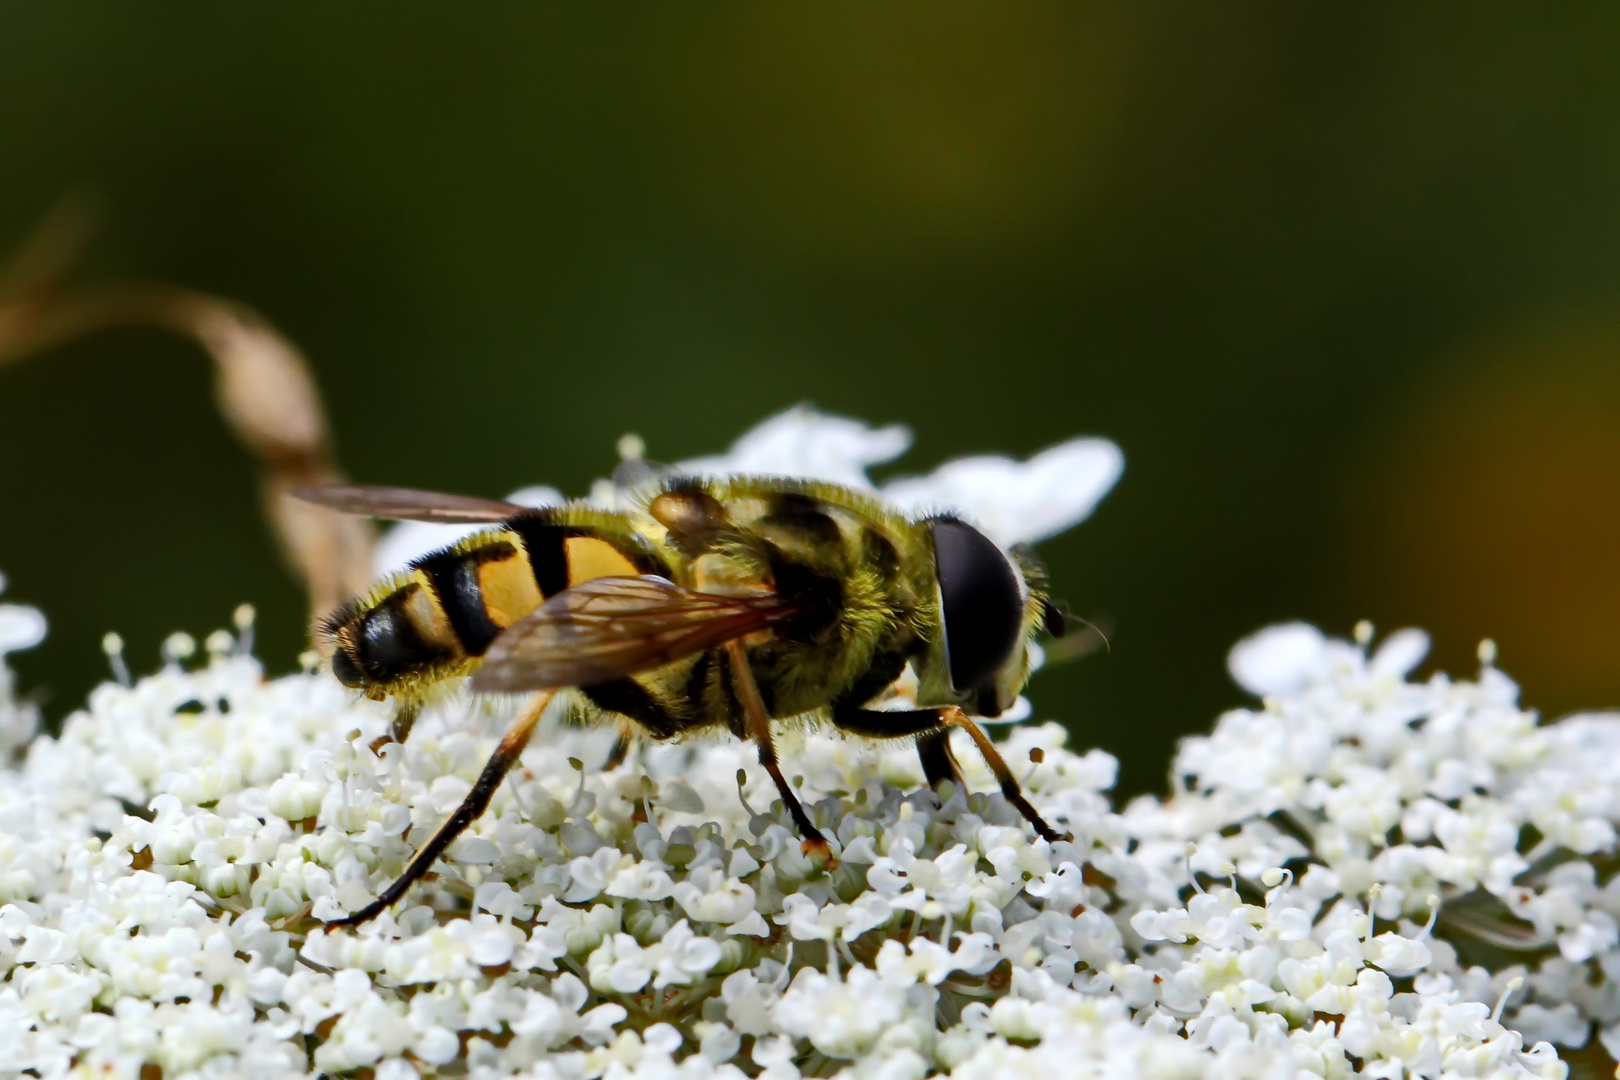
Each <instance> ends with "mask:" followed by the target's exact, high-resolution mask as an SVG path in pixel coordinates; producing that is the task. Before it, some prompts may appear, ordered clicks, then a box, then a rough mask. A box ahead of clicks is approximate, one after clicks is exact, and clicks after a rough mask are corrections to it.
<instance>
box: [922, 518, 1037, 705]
mask: <svg viewBox="0 0 1620 1080" xmlns="http://www.w3.org/2000/svg"><path fill="white" fill-rule="evenodd" d="M928 527H929V528H930V529H932V530H933V533H934V566H935V569H936V570H937V571H938V573H939V596H940V601H941V603H942V605H943V607H944V615H945V655H946V656H947V657H948V658H949V660H950V665H951V685H952V686H954V687H955V688H956V689H957V690H978V689H980V688H982V687H985V686H989V685H990V684H991V683H993V682H994V680H995V677H996V672H997V671H999V670H1000V669H1001V666H1002V665H1003V664H1005V663H1006V662H1007V660H1008V658H1009V657H1011V656H1012V654H1013V649H1015V648H1016V647H1017V646H1018V639H1019V637H1020V636H1021V635H1022V632H1023V626H1024V599H1023V596H1022V595H1020V593H1019V589H1018V575H1017V574H1016V573H1014V571H1013V568H1012V563H1010V562H1008V561H1007V556H1006V555H1003V554H1002V552H1001V549H1000V548H998V547H996V545H995V544H994V543H992V542H991V540H990V538H989V537H987V536H985V535H984V534H983V533H981V532H980V531H979V530H978V529H975V528H974V527H973V526H971V525H968V524H967V523H965V522H962V521H958V520H957V519H956V518H950V517H939V518H933V519H931V520H930V521H929V522H928Z"/></svg>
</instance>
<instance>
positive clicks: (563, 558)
mask: <svg viewBox="0 0 1620 1080" xmlns="http://www.w3.org/2000/svg"><path fill="white" fill-rule="evenodd" d="M571 509H572V508H564V509H563V510H560V511H539V512H537V513H535V514H534V515H524V516H522V517H518V518H514V519H512V520H511V521H509V522H508V523H507V524H506V525H505V526H503V527H502V528H500V529H496V530H492V531H489V532H482V533H476V534H474V535H472V536H469V537H467V538H466V539H464V540H462V541H460V542H459V543H457V544H455V545H454V546H452V547H449V548H446V549H445V550H443V551H436V552H434V553H432V554H430V555H426V556H423V557H422V558H420V559H417V560H416V561H415V562H414V563H412V564H411V568H410V570H409V571H407V572H406V573H404V574H402V575H399V576H397V577H395V578H393V579H391V580H389V581H387V582H384V583H383V584H381V585H380V586H379V587H378V588H377V589H376V590H374V591H373V592H372V594H371V595H370V596H368V597H364V598H361V599H359V600H356V601H354V602H353V603H351V604H349V605H346V606H345V607H344V608H342V609H340V610H339V611H338V612H336V613H335V614H334V615H333V616H332V617H331V618H330V619H328V620H327V622H326V625H325V631H326V633H327V634H328V635H329V636H330V638H331V639H332V641H333V643H334V645H335V646H336V648H335V651H334V654H333V657H332V671H333V673H334V674H335V675H337V677H338V678H339V679H340V680H341V681H342V682H344V683H345V684H347V685H349V686H354V687H357V688H361V689H365V690H366V691H367V693H368V694H370V695H371V696H374V697H383V696H387V695H388V694H393V693H398V692H400V691H402V690H407V689H410V688H416V687H422V686H424V685H425V684H429V683H432V682H435V681H438V680H440V679H445V678H449V677H451V676H454V675H462V674H466V673H467V672H468V671H469V670H471V667H472V661H474V660H476V659H477V658H478V657H481V656H483V655H484V653H485V652H486V651H487V650H488V649H489V646H490V644H491V643H492V642H493V641H494V640H495V638H496V637H497V636H498V635H499V634H500V632H501V631H502V630H504V629H506V628H507V627H508V626H511V625H512V624H513V623H515V622H517V621H518V620H519V619H522V618H523V617H524V616H526V615H528V614H529V613H531V612H532V611H534V610H535V608H537V607H539V606H540V605H541V604H542V603H543V602H544V601H545V600H546V599H549V598H550V597H552V596H555V595H556V594H557V593H559V592H561V591H562V590H564V589H566V588H568V587H569V586H571V585H577V584H579V583H580V582H582V581H589V580H591V579H593V578H598V577H606V576H608V575H613V574H644V573H662V574H666V575H667V574H668V572H669V571H668V569H667V568H665V567H664V565H663V563H662V561H661V560H659V559H658V558H657V556H656V555H654V554H653V553H652V552H651V550H650V549H649V548H648V547H647V546H646V545H645V544H644V543H642V542H641V541H640V539H639V537H637V536H635V535H634V534H633V533H631V532H630V531H629V530H628V529H624V530H622V531H621V530H615V529H611V528H605V527H604V525H605V524H606V523H603V524H598V523H594V522H592V523H573V522H569V521H567V520H566V517H567V516H570V515H569V511H570V510H571ZM575 513H576V514H577V513H578V511H575ZM560 518H561V519H563V520H559V519H560Z"/></svg>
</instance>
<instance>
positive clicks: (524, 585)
mask: <svg viewBox="0 0 1620 1080" xmlns="http://www.w3.org/2000/svg"><path fill="white" fill-rule="evenodd" d="M478 592H479V595H480V596H481V597H482V598H483V601H484V611H485V613H486V614H488V615H489V621H490V622H492V623H494V624H495V625H496V626H499V627H502V628H503V629H504V628H505V627H508V626H511V625H512V624H513V623H515V622H517V621H518V620H519V619H521V618H523V617H524V616H526V615H529V614H530V613H531V612H533V611H534V609H535V608H537V607H539V606H540V604H541V602H542V598H541V596H540V590H539V588H538V587H536V585H535V583H534V571H533V570H531V569H530V567H529V560H528V558H527V557H526V556H525V555H524V554H523V553H522V549H521V548H519V549H518V551H517V552H516V553H515V554H514V555H513V556H512V557H511V558H509V559H500V560H491V561H489V562H486V563H481V564H479V567H478Z"/></svg>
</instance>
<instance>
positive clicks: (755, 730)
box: [725, 640, 837, 867]
mask: <svg viewBox="0 0 1620 1080" xmlns="http://www.w3.org/2000/svg"><path fill="white" fill-rule="evenodd" d="M725 649H726V656H727V657H728V658H729V659H730V660H731V670H732V673H733V674H734V675H735V676H736V682H737V697H738V698H739V699H741V701H742V706H743V712H744V714H745V716H744V720H745V722H746V723H747V725H748V737H749V738H750V739H752V740H753V742H754V746H755V747H756V748H758V750H759V763H760V764H761V765H763V766H765V771H766V772H768V773H770V774H771V779H772V780H775V781H776V790H777V791H780V792H781V793H782V803H783V804H784V805H785V806H786V807H787V809H788V813H789V814H791V815H792V816H793V823H794V824H795V825H797V826H798V827H799V835H800V836H802V837H804V843H803V844H801V845H800V847H801V848H802V849H803V850H804V853H805V854H806V855H809V856H813V857H818V858H822V859H826V860H827V864H828V866H829V867H831V866H835V865H837V864H836V863H835V862H834V860H833V858H832V846H831V845H830V844H828V843H827V838H826V837H825V836H822V835H821V830H820V829H818V828H816V826H815V824H814V823H813V822H812V821H811V820H810V815H809V814H806V813H805V812H804V807H803V806H802V805H800V803H799V797H798V796H797V795H795V794H794V793H793V787H792V786H791V785H790V784H789V783H788V782H787V777H785V776H783V775H782V767H781V766H780V765H778V764H777V763H776V745H775V744H774V743H773V742H772V741H771V718H770V716H768V715H767V714H766V712H765V702H764V701H763V700H762V699H761V698H760V696H759V686H758V684H756V683H755V682H754V673H753V671H751V670H750V669H749V667H748V655H747V654H746V653H745V652H743V647H742V642H740V641H736V640H732V641H728V642H726V645H725Z"/></svg>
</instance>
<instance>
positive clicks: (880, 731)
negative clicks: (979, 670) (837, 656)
mask: <svg viewBox="0 0 1620 1080" xmlns="http://www.w3.org/2000/svg"><path fill="white" fill-rule="evenodd" d="M833 723H834V724H835V725H837V726H838V727H839V728H840V729H842V730H844V731H847V732H850V733H851V734H854V735H864V736H866V737H867V738H872V739H899V738H904V737H906V736H908V735H915V736H917V753H918V755H919V756H920V757H921V758H922V761H923V772H924V773H925V774H927V775H928V780H929V783H930V784H933V783H937V782H938V779H953V778H952V777H949V776H942V777H939V778H938V779H936V777H935V772H937V771H938V770H939V769H941V768H942V764H941V762H940V759H941V758H943V759H944V762H945V763H948V765H949V768H950V769H951V770H953V771H954V769H955V764H956V763H955V761H954V760H952V759H951V757H950V750H949V748H948V747H945V748H943V749H942V746H941V744H943V743H944V742H945V740H946V739H947V738H948V736H949V734H950V729H951V728H953V727H959V728H961V729H962V730H963V731H966V732H967V733H968V736H969V737H970V738H971V739H972V740H973V745H974V746H976V747H978V750H979V754H980V755H981V756H982V757H983V758H984V761H985V764H986V765H989V766H990V771H991V772H993V773H995V776H996V781H997V782H998V783H999V784H1000V785H1001V794H1002V795H1003V796H1004V797H1005V798H1006V800H1007V801H1008V802H1010V803H1012V804H1013V807H1014V809H1016V810H1017V811H1018V812H1019V813H1020V814H1022V815H1024V820H1026V821H1028V822H1029V823H1030V824H1031V825H1033V826H1034V827H1035V831H1036V832H1037V833H1039V834H1040V836H1041V838H1042V839H1043V840H1046V841H1047V842H1049V843H1051V842H1056V841H1058V840H1067V839H1070V837H1069V836H1068V834H1066V833H1060V832H1058V831H1057V830H1056V829H1054V828H1052V826H1050V825H1048V824H1047V823H1046V819H1045V818H1043V817H1041V815H1040V814H1039V813H1038V812H1037V811H1036V809H1035V808H1034V807H1033V806H1031V805H1030V803H1029V800H1028V799H1026V798H1025V797H1024V789H1023V788H1022V787H1021V786H1020V785H1019V783H1018V778H1017V777H1015V776H1014V775H1013V774H1012V770H1011V769H1009V768H1008V767H1007V763H1006V761H1004V760H1002V757H1001V753H1000V751H998V750H997V749H996V747H995V744H994V743H992V742H991V741H990V738H989V736H987V735H985V733H984V729H983V728H981V727H980V726H979V725H978V724H975V723H974V722H973V719H972V718H971V717H969V716H968V714H967V713H965V712H963V711H962V710H961V709H959V708H957V707H956V706H954V705H952V706H950V707H948V708H944V709H901V710H896V711H893V712H888V711H885V710H881V709H861V708H856V707H853V706H835V707H834V708H833ZM931 759H932V765H931V763H930V760H931Z"/></svg>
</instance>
